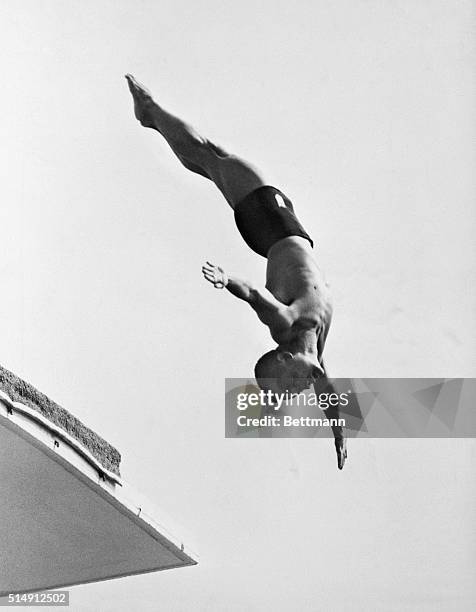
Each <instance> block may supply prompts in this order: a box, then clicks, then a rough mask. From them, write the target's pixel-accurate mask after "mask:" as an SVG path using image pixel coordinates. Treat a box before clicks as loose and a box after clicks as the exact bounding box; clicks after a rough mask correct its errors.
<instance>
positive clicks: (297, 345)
mask: <svg viewBox="0 0 476 612" xmlns="http://www.w3.org/2000/svg"><path fill="white" fill-rule="evenodd" d="M126 79H127V83H128V85H129V89H130V92H131V94H132V97H133V99H134V112H135V116H136V118H137V119H138V120H139V121H140V123H141V124H142V125H143V126H144V127H148V128H152V129H154V130H156V131H157V132H159V133H160V134H161V135H162V136H163V137H164V138H165V140H166V141H167V143H168V144H169V146H170V147H171V149H172V151H173V152H174V153H175V155H176V156H177V157H178V159H179V160H180V161H181V163H182V164H183V165H184V166H185V168H187V169H188V170H191V171H192V172H195V173H197V174H200V175H201V176H204V177H205V178H207V179H210V180H211V181H213V182H214V183H215V185H216V186H217V187H218V189H219V190H220V191H221V193H222V194H223V196H224V197H225V199H226V201H227V202H228V204H229V205H230V206H231V208H232V209H233V211H234V216H235V222H236V225H237V227H238V230H239V232H240V234H241V235H242V237H243V239H244V241H245V242H246V244H247V245H248V246H249V247H250V248H251V249H252V250H253V251H255V253H257V254H258V255H261V256H262V257H265V258H266V260H267V267H266V289H258V288H256V287H253V286H252V285H250V284H248V283H247V282H244V281H242V280H240V279H238V278H236V277H234V276H229V275H227V274H226V273H225V272H224V270H223V269H222V268H220V267H218V266H215V265H214V264H212V263H210V262H207V263H206V264H204V266H203V268H202V272H203V276H204V277H205V279H206V280H207V281H209V282H210V283H211V284H212V285H213V286H214V287H216V288H220V289H223V288H226V289H227V290H228V291H229V292H230V293H231V294H233V295H234V296H235V297H237V298H239V299H240V300H243V301H244V302H247V303H248V304H249V305H250V306H251V308H252V309H253V310H254V311H255V312H256V314H257V315H258V317H259V319H260V320H261V321H262V323H264V324H265V325H266V326H267V327H268V328H269V331H270V333H271V337H272V338H273V340H274V341H275V342H276V343H277V345H278V346H277V347H276V348H274V349H273V350H271V351H268V352H267V353H265V354H264V355H262V356H261V357H260V358H259V359H258V361H257V363H256V365H255V377H256V380H257V382H258V384H259V386H260V387H261V388H262V389H265V390H271V391H272V392H273V393H283V392H289V393H300V392H301V391H303V390H304V389H307V388H308V387H310V386H311V385H314V386H315V388H316V390H317V388H321V389H322V383H323V381H325V380H326V372H325V367H324V362H323V358H322V354H323V351H324V345H325V342H326V338H327V334H328V332H329V326H330V323H331V318H332V304H331V297H330V293H329V288H328V285H327V283H326V281H325V279H324V276H323V274H322V272H321V270H320V269H319V267H318V265H317V263H316V260H315V257H314V253H313V241H312V239H311V238H310V236H309V234H308V233H307V232H306V230H305V229H304V228H303V226H302V225H301V223H300V222H299V220H298V219H297V217H296V214H295V212H294V208H293V205H292V203H291V201H290V200H289V198H287V197H286V196H285V195H284V193H282V192H281V191H280V190H279V189H276V188H275V187H271V186H270V185H269V184H268V183H267V182H266V180H265V179H264V177H263V176H262V174H261V172H260V171H259V170H257V169H256V168H255V167H254V166H252V165H251V164H249V163H248V162H246V161H244V160H243V159H241V158H239V157H237V156H236V155H231V154H229V153H227V152H226V151H224V150H223V149H222V148H221V147H219V146H217V145H216V144H214V143H212V142H210V141H209V140H208V139H207V138H204V137H203V136H201V135H200V134H198V133H197V132H196V131H195V130H194V129H193V128H192V127H191V126H189V125H187V124H186V123H184V122H183V121H181V120H180V119H179V118H177V117H175V116H173V115H171V114H170V113H168V112H167V111H165V110H164V109H163V108H161V107H160V106H159V105H158V104H157V103H156V102H155V101H154V99H153V98H152V96H151V94H150V93H149V92H148V91H147V90H146V89H145V88H144V87H143V86H142V85H141V84H140V83H138V82H137V81H136V80H135V79H134V77H133V76H131V75H126ZM335 412H336V411H335V409H334V410H333V414H332V418H334V417H335V416H336V415H335ZM326 416H327V417H328V418H330V415H329V411H326ZM333 433H334V438H335V447H336V451H337V463H338V467H339V469H342V468H343V466H344V463H345V460H346V458H347V448H346V440H345V437H344V433H343V430H342V428H341V427H333Z"/></svg>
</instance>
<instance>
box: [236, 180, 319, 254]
mask: <svg viewBox="0 0 476 612" xmlns="http://www.w3.org/2000/svg"><path fill="white" fill-rule="evenodd" d="M235 222H236V226H237V228H238V229H239V231H240V234H241V235H242V237H243V240H244V241H245V242H246V244H247V245H248V246H249V247H250V249H252V250H253V251H254V252H255V253H258V255H262V256H263V257H266V256H267V255H268V251H269V249H270V248H271V247H272V246H273V244H276V242H278V241H279V240H282V239H283V238H287V237H288V236H300V237H301V238H305V239H306V240H308V241H309V242H310V243H311V246H314V244H313V242H312V240H311V238H310V236H309V234H308V233H307V232H306V230H305V229H304V228H303V226H302V225H301V223H300V222H299V220H298V218H297V217H296V215H295V213H294V208H293V205H292V203H291V200H290V199H289V198H287V197H286V196H285V195H284V193H282V191H279V189H276V188H275V187H270V186H267V185H266V186H263V187H258V189H255V190H254V191H252V192H251V193H249V194H248V195H247V196H246V197H245V198H244V199H243V200H241V201H240V202H238V204H237V205H236V206H235Z"/></svg>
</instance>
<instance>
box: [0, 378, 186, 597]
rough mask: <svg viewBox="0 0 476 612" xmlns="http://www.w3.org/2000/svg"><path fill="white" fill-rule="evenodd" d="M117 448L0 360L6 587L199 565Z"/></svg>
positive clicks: (1, 548) (1, 573) (0, 572)
mask: <svg viewBox="0 0 476 612" xmlns="http://www.w3.org/2000/svg"><path fill="white" fill-rule="evenodd" d="M119 462H120V454H119V453H118V451H117V450H116V449H115V448H114V447H112V446H111V445H110V444H108V443H107V442H106V441H105V440H103V439H102V438H101V437H100V436H97V434H95V433H94V432H92V431H91V430H90V429H88V428H87V427H85V426H84V425H83V424H82V423H81V422H80V421H78V419H76V418H75V417H73V416H72V415H71V414H69V413H68V412H67V411H66V410H64V409H63V408H61V407H60V406H58V405H57V404H55V403H54V402H52V401H51V400H49V399H48V398H47V397H46V396H44V395H43V394H41V393H40V392H38V391H37V390H36V389H34V388H33V387H31V386H30V385H28V384H27V383H25V382H24V381H21V380H20V379H18V378H17V377H16V376H14V375H13V374H12V373H10V372H8V371H7V370H4V369H3V368H0V487H1V495H0V542H1V545H0V595H5V594H7V593H13V592H29V591H36V590H43V589H49V588H57V587H63V586H70V585H75V584H83V583H86V582H96V581H100V580H107V579H110V578H118V577H122V576H129V575H132V574H140V573H145V572H153V571H158V570H164V569H171V568H177V567H182V566H187V565H195V564H196V563H197V561H196V555H194V554H193V553H191V552H190V551H189V550H188V549H187V548H186V547H185V544H184V543H183V542H182V541H181V539H180V538H178V537H177V536H176V535H173V534H172V533H170V531H169V529H168V528H167V527H165V526H164V524H163V521H161V520H160V519H159V518H158V517H157V516H151V514H152V513H151V512H150V511H149V510H148V509H147V508H145V507H143V505H140V502H139V501H138V498H137V497H136V496H135V493H134V492H133V491H132V490H131V489H130V488H129V487H128V485H127V484H126V483H124V482H122V480H121V477H120V474H119Z"/></svg>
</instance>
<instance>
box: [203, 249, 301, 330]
mask: <svg viewBox="0 0 476 612" xmlns="http://www.w3.org/2000/svg"><path fill="white" fill-rule="evenodd" d="M202 274H203V276H204V277H205V279H206V280H207V281H209V282H210V283H211V284H212V285H213V286H214V287H216V288H218V289H223V288H226V289H227V290H228V291H229V292H230V293H231V294H232V295H234V296H235V297H237V298H238V299H240V300H243V301H244V302H246V303H248V304H249V305H250V306H251V308H253V310H254V311H255V312H256V314H257V315H258V317H259V319H260V321H262V322H263V323H264V324H265V325H267V326H268V327H269V328H270V330H271V334H272V335H273V337H274V334H276V333H277V334H279V332H280V331H282V330H286V329H289V328H290V327H291V325H292V323H293V318H292V312H291V309H290V308H289V307H288V306H286V305H285V304H283V303H282V302H280V301H279V300H277V299H276V298H275V297H274V296H273V295H272V294H271V293H270V292H269V291H267V290H266V289H265V290H261V289H257V288H256V287H253V285H250V283H248V282H246V281H243V280H241V279H239V278H236V277H234V276H228V275H227V274H226V273H225V271H224V270H223V268H220V267H219V266H215V265H214V264H211V263H210V262H208V261H207V262H206V264H205V265H204V266H202Z"/></svg>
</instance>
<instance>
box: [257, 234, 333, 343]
mask: <svg viewBox="0 0 476 612" xmlns="http://www.w3.org/2000/svg"><path fill="white" fill-rule="evenodd" d="M266 288H267V289H268V291H270V292H271V293H272V294H273V295H274V297H275V298H276V299H277V300H279V301H280V302H282V303H283V304H286V305H287V306H292V307H293V309H294V310H295V312H296V315H297V320H296V323H297V325H299V326H309V327H311V326H316V331H317V333H318V338H319V345H320V346H319V348H320V350H319V354H321V352H322V350H323V348H324V342H325V338H326V336H327V332H328V330H329V326H330V322H331V318H332V302H331V296H330V291H329V286H328V284H327V282H326V280H325V278H324V275H323V273H322V271H321V270H320V268H319V266H318V265H317V263H316V260H315V258H314V254H313V250H312V247H311V245H310V244H309V242H308V241H307V240H305V239H304V238H300V237H298V236H290V237H288V238H284V239H283V240H280V241H279V242H277V243H276V244H275V245H273V246H272V247H271V249H270V250H269V252H268V264H267V269H266Z"/></svg>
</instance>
